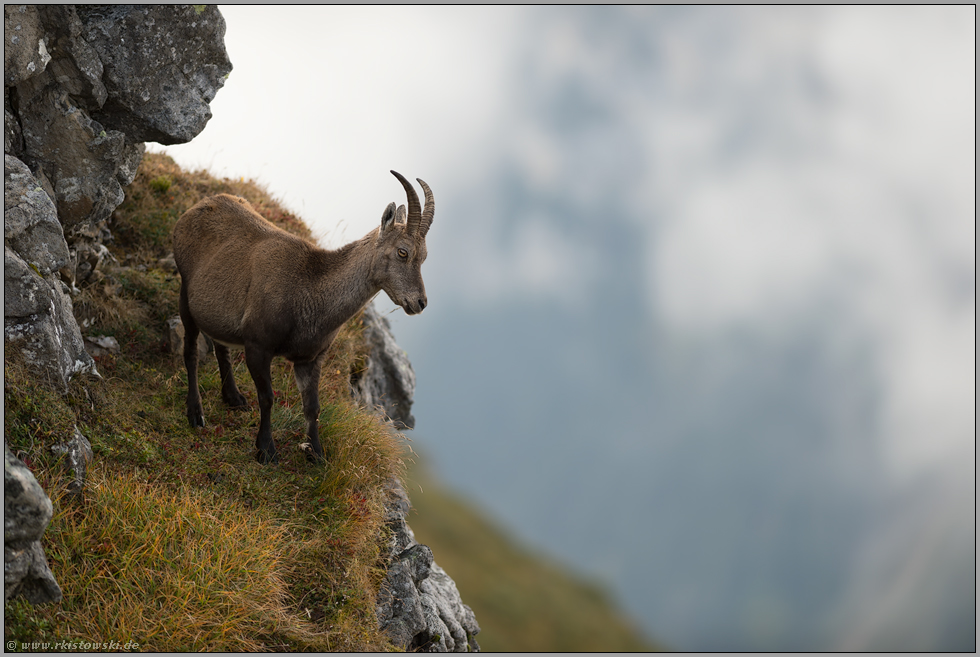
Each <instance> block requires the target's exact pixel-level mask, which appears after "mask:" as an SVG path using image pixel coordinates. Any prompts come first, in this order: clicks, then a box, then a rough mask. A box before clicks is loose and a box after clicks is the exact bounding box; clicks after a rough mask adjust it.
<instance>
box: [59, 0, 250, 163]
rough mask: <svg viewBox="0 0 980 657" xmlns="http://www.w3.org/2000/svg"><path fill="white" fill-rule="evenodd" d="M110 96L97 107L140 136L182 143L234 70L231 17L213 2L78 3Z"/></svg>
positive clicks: (203, 120)
mask: <svg viewBox="0 0 980 657" xmlns="http://www.w3.org/2000/svg"><path fill="white" fill-rule="evenodd" d="M76 9H77V12H78V16H79V18H80V19H81V22H82V24H83V26H84V27H83V32H82V34H83V36H84V39H85V41H86V42H87V43H88V44H89V45H91V46H92V48H94V49H95V51H96V52H97V53H98V55H99V59H100V60H101V62H102V65H103V67H104V68H105V71H104V73H103V75H102V81H103V82H104V84H105V88H106V91H107V92H108V97H107V99H106V101H105V104H104V105H102V107H101V108H100V109H99V110H98V111H96V112H95V113H94V116H95V118H97V119H98V120H99V121H100V122H101V123H103V124H104V125H106V126H108V127H111V128H113V129H115V130H121V131H122V132H124V133H126V135H128V136H129V138H130V139H132V140H133V141H155V142H159V143H161V144H180V143H184V142H187V141H190V140H191V139H193V138H194V137H195V136H197V135H198V134H199V133H200V132H201V130H203V129H204V126H205V125H207V122H208V120H209V119H210V118H211V108H210V107H209V103H210V102H211V101H212V100H213V99H214V96H215V94H216V93H217V92H218V89H220V88H221V87H222V86H223V85H224V83H225V78H226V77H227V76H228V74H229V73H230V72H231V69H232V66H231V62H230V61H229V60H228V54H227V52H226V51H225V46H224V37H225V21H224V18H223V17H222V16H221V14H220V13H219V12H218V9H217V8H216V7H215V6H213V5H78V6H77V7H76Z"/></svg>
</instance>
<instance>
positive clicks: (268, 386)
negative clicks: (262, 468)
mask: <svg viewBox="0 0 980 657" xmlns="http://www.w3.org/2000/svg"><path fill="white" fill-rule="evenodd" d="M245 364H246V365H247V366H248V373H249V374H251V375H252V380H253V381H255V391H256V392H257V393H258V397H259V413H260V417H259V433H258V435H257V436H256V437H255V449H256V452H255V458H256V459H257V460H258V462H259V463H262V464H266V463H278V461H279V454H278V453H277V452H276V444H275V443H274V442H273V440H272V372H271V369H270V368H271V365H272V354H271V353H269V352H268V351H266V350H265V349H262V348H261V347H258V346H255V345H248V344H246V345H245Z"/></svg>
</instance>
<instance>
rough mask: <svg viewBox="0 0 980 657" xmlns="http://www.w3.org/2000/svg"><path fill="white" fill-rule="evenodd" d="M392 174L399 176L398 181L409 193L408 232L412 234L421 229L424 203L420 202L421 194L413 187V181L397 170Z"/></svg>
mask: <svg viewBox="0 0 980 657" xmlns="http://www.w3.org/2000/svg"><path fill="white" fill-rule="evenodd" d="M391 175H393V176H394V177H395V178H398V181H399V182H400V183H401V184H402V187H404V188H405V193H406V194H407V195H408V221H407V222H406V223H407V229H406V230H407V232H408V234H409V235H412V234H414V233H415V231H417V230H418V229H419V225H420V224H421V222H422V205H421V204H420V203H419V196H418V194H416V193H415V188H414V187H412V183H410V182H408V181H407V180H405V177H404V176H402V174H400V173H398V172H397V171H392V172H391Z"/></svg>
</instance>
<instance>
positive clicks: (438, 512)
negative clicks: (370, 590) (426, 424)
mask: <svg viewBox="0 0 980 657" xmlns="http://www.w3.org/2000/svg"><path fill="white" fill-rule="evenodd" d="M407 482H408V487H409V488H410V489H411V496H412V504H413V509H414V511H413V513H412V516H411V518H410V520H411V523H412V527H413V529H414V532H415V537H416V538H417V539H418V540H419V541H420V542H422V543H423V544H425V545H428V546H430V547H431V548H432V549H433V550H434V551H436V552H438V554H439V558H440V559H441V563H444V564H446V565H445V567H446V568H447V569H449V571H451V572H452V573H453V577H454V580H455V582H456V586H457V587H458V588H459V590H460V594H461V595H462V596H463V597H464V599H465V600H466V603H467V604H468V605H470V607H472V609H473V611H474V613H475V614H476V617H477V619H478V620H479V622H480V628H481V629H480V634H479V635H478V636H477V639H478V640H479V642H480V647H481V649H482V650H484V651H488V652H632V651H651V650H656V649H658V647H657V645H656V643H654V642H652V641H649V640H647V639H645V638H644V637H643V635H642V633H640V632H639V631H638V630H637V629H636V627H635V626H633V624H632V623H631V622H630V621H629V620H627V619H626V617H625V616H624V615H623V613H622V611H621V610H619V609H617V608H616V605H614V604H613V602H612V601H611V600H610V598H609V596H608V594H607V593H606V592H605V591H604V590H603V588H602V587H600V586H597V585H595V584H592V583H589V582H587V581H583V580H582V579H581V577H579V576H576V575H573V574H570V571H569V570H568V569H566V568H564V567H562V566H561V565H559V564H556V563H553V562H552V561H551V560H549V559H548V558H547V557H545V556H543V555H541V554H535V553H533V552H531V551H528V550H527V549H525V548H522V547H520V546H519V545H518V543H517V542H515V541H514V540H513V539H512V538H510V537H509V536H508V534H507V532H506V531H504V530H502V529H501V528H500V526H499V525H497V524H496V523H494V522H492V521H490V520H488V519H487V518H486V517H484V516H483V515H482V514H480V513H479V511H478V510H476V508H475V507H474V506H473V505H472V503H470V502H468V501H466V500H463V499H461V498H459V496H457V495H455V494H453V493H451V492H449V491H447V490H446V489H445V488H443V487H442V486H440V485H438V483H437V482H436V481H435V480H434V479H433V478H432V476H431V475H430V474H429V473H428V472H427V471H426V469H425V468H424V467H422V466H420V465H418V464H416V465H415V466H414V467H412V468H411V471H410V473H409V475H408V479H407Z"/></svg>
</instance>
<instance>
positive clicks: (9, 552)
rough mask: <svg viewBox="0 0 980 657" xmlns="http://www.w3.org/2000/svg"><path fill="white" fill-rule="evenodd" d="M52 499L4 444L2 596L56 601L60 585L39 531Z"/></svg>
mask: <svg viewBox="0 0 980 657" xmlns="http://www.w3.org/2000/svg"><path fill="white" fill-rule="evenodd" d="M51 514H52V506H51V500H50V499H48V496H47V495H46V494H45V493H44V491H43V490H42V489H41V486H40V484H38V483H37V479H35V478H34V474H33V473H32V472H31V471H30V470H29V469H28V467H27V466H26V465H25V464H24V462H23V461H21V460H20V459H19V458H17V457H16V456H14V454H13V453H12V452H11V451H10V448H8V447H7V445H6V443H5V444H4V446H3V599H4V601H6V600H10V599H11V598H14V597H17V596H23V597H25V598H27V600H28V601H29V602H30V603H32V604H40V603H42V602H58V601H59V600H61V587H60V586H58V582H57V581H55V578H54V575H53V574H52V573H51V569H50V568H49V567H48V562H47V559H46V558H45V556H44V550H43V549H42V548H41V542H40V541H41V535H42V534H44V530H45V529H46V528H47V526H48V523H49V522H51Z"/></svg>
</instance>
